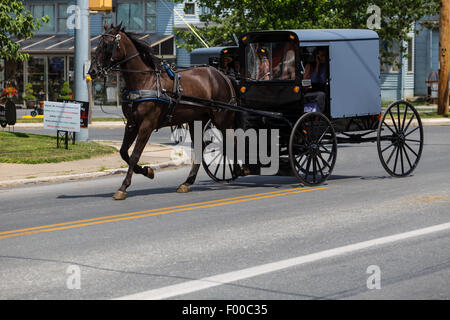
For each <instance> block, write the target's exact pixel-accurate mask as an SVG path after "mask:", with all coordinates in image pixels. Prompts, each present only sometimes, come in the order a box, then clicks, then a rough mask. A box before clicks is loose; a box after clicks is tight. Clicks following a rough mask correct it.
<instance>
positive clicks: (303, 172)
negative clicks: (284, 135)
mask: <svg viewBox="0 0 450 320" xmlns="http://www.w3.org/2000/svg"><path fill="white" fill-rule="evenodd" d="M336 154H337V139H336V133H335V132H334V128H333V126H332V124H331V122H330V120H328V118H327V117H326V116H324V115H323V114H322V113H319V112H310V113H306V114H304V115H303V116H302V117H301V118H300V119H299V120H298V121H297V123H296V124H295V126H294V129H293V130H292V133H291V137H290V139H289V161H290V163H291V168H292V171H293V172H294V174H295V176H296V177H297V179H298V180H299V181H300V182H301V183H303V184H305V185H308V186H313V185H319V184H321V183H324V182H325V181H326V180H327V179H328V177H329V176H330V175H331V172H332V171H333V168H334V164H335V163H336Z"/></svg>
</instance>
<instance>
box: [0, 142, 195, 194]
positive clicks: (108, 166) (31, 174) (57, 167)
mask: <svg viewBox="0 0 450 320" xmlns="http://www.w3.org/2000/svg"><path fill="white" fill-rule="evenodd" d="M96 142H99V143H103V144H106V145H110V146H114V147H115V148H117V150H119V148H120V145H121V143H120V142H111V141H108V142H105V141H96ZM133 147H134V145H133V146H132V147H131V148H130V153H131V151H132V150H133ZM139 163H140V164H141V165H146V166H151V167H152V168H153V169H156V170H158V169H162V168H168V167H178V166H183V165H185V164H186V163H189V158H188V156H187V155H186V153H184V152H183V151H182V149H174V148H172V147H168V146H164V145H147V146H146V147H145V149H144V152H143V153H142V156H141V159H140V161H139ZM127 170H128V165H127V164H126V163H125V162H124V161H123V160H122V158H121V157H120V154H119V153H118V152H117V153H116V154H114V155H108V156H101V157H95V158H91V159H85V160H77V161H69V162H60V163H45V164H34V165H30V164H16V163H1V164H0V187H9V186H15V185H23V184H33V183H43V182H62V181H70V180H80V179H88V178H97V177H102V176H107V175H113V174H124V173H126V172H127Z"/></svg>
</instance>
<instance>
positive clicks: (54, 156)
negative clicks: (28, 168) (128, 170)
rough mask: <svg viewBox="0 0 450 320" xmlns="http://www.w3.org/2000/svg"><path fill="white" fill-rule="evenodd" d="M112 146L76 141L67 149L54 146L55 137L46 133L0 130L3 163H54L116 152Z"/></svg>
mask: <svg viewBox="0 0 450 320" xmlns="http://www.w3.org/2000/svg"><path fill="white" fill-rule="evenodd" d="M116 152H117V150H116V148H114V147H110V146H105V145H101V144H98V143H95V142H77V143H76V144H74V145H72V144H71V143H69V149H68V150H66V149H65V148H64V145H63V146H62V147H60V148H56V137H55V136H48V135H39V134H30V133H19V132H0V162H4V163H23V164H39V163H56V162H63V161H74V160H81V159H89V158H92V157H95V156H101V155H107V154H113V153H116Z"/></svg>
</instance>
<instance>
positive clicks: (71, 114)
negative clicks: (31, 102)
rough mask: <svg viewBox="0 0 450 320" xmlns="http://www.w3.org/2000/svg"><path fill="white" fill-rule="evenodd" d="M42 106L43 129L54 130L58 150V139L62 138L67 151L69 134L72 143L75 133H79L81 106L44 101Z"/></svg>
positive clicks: (78, 104)
mask: <svg viewBox="0 0 450 320" xmlns="http://www.w3.org/2000/svg"><path fill="white" fill-rule="evenodd" d="M44 106H45V107H44V110H45V112H44V129H47V130H56V135H57V139H56V145H57V147H58V148H59V138H60V137H64V139H65V147H66V149H68V148H69V146H68V140H69V132H70V133H71V134H72V140H73V141H75V136H74V135H75V133H76V132H80V115H81V104H80V103H66V102H53V101H45V102H44ZM61 132H62V133H63V135H61V134H60V133H61Z"/></svg>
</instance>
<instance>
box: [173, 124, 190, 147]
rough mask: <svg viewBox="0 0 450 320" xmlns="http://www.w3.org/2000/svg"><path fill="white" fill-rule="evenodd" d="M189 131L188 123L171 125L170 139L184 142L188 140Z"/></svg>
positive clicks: (177, 142) (178, 142)
mask: <svg viewBox="0 0 450 320" xmlns="http://www.w3.org/2000/svg"><path fill="white" fill-rule="evenodd" d="M188 132H189V126H188V124H186V123H185V124H180V125H177V126H170V140H171V141H172V142H175V143H176V144H180V143H183V142H184V141H185V140H186V137H187V134H188Z"/></svg>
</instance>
